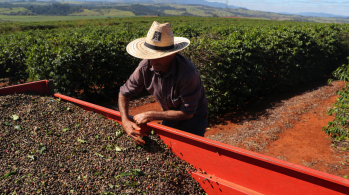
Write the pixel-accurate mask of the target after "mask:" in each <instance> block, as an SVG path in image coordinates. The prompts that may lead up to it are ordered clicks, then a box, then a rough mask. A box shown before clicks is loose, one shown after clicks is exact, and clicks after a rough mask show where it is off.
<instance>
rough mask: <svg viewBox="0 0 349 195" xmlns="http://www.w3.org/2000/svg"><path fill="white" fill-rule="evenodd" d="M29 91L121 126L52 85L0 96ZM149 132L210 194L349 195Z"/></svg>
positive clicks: (308, 176) (237, 153)
mask: <svg viewBox="0 0 349 195" xmlns="http://www.w3.org/2000/svg"><path fill="white" fill-rule="evenodd" d="M27 91H36V92H37V94H47V95H52V96H54V97H56V98H61V99H62V100H65V101H69V102H72V103H75V104H77V105H79V106H81V107H82V108H84V109H85V110H88V111H94V112H97V113H100V114H102V115H104V116H105V117H107V118H109V119H112V120H116V121H118V122H121V117H120V113H119V112H117V111H114V110H111V109H107V108H104V107H101V106H97V105H94V104H91V103H88V102H84V101H81V100H78V99H75V98H71V97H68V96H64V95H61V94H55V93H53V83H52V81H47V80H43V81H37V82H32V83H27V84H21V85H16V86H10V87H5V88H1V89H0V95H7V94H14V93H24V92H27ZM130 117H131V116H130ZM150 129H153V130H154V131H156V133H157V134H158V135H159V136H160V137H161V139H162V140H163V141H164V142H165V144H167V145H168V146H169V147H170V148H171V149H172V151H173V152H174V153H175V154H176V155H177V156H178V157H180V158H181V159H183V160H185V161H187V162H188V163H190V164H192V165H193V166H194V167H195V168H197V169H198V170H199V171H198V172H192V173H190V174H191V176H192V177H193V178H195V179H196V180H197V181H198V182H199V183H200V185H201V186H202V188H203V189H204V190H205V191H206V192H207V193H208V194H278V195H279V194H280V195H284V194H302V195H308V194H316V195H320V194H323V195H330V194H349V180H348V179H344V178H341V177H337V176H334V175H331V174H327V173H324V172H320V171H317V170H314V169H310V168H307V167H303V166H300V165H296V164H293V163H289V162H285V161H282V160H279V159H276V158H272V157H269V156H265V155H261V154H258V153H255V152H250V151H247V150H244V149H241V148H237V147H233V146H230V145H227V144H223V143H220V142H217V141H213V140H210V139H207V138H203V137H200V136H196V135H193V134H190V133H186V132H183V131H180V130H176V129H173V128H169V127H166V126H163V125H159V124H157V123H153V122H150V123H147V125H146V126H144V128H142V131H148V130H150Z"/></svg>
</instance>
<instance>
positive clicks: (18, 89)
mask: <svg viewBox="0 0 349 195" xmlns="http://www.w3.org/2000/svg"><path fill="white" fill-rule="evenodd" d="M26 92H35V93H36V94H40V95H44V94H49V90H48V81H46V80H42V81H36V82H31V83H24V84H20V85H14V86H8V87H3V88H0V95H8V94H14V93H26Z"/></svg>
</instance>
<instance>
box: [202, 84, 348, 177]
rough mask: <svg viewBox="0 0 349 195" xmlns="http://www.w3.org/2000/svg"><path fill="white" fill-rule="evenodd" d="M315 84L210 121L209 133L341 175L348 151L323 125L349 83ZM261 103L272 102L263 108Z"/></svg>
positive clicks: (331, 118)
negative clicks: (339, 92) (334, 144)
mask: <svg viewBox="0 0 349 195" xmlns="http://www.w3.org/2000/svg"><path fill="white" fill-rule="evenodd" d="M315 85H318V86H317V87H315V88H314V87H311V88H312V90H308V91H305V92H302V93H299V90H301V89H299V90H294V91H291V92H289V93H288V94H281V95H279V96H278V97H277V96H276V97H274V98H271V99H270V100H265V101H266V102H264V101H262V102H256V103H254V104H252V105H250V106H249V107H248V108H246V109H244V110H243V111H241V112H240V114H241V115H242V116H240V117H236V118H235V120H230V121H225V124H224V123H223V124H220V125H215V126H213V127H211V128H210V130H208V131H207V133H206V134H205V137H207V138H210V139H213V140H216V141H221V142H224V143H227V144H230V145H234V146H238V147H241V148H245V149H248V150H251V151H255V152H258V153H261V154H265V155H268V156H272V157H275V158H279V159H281V160H285V161H288V162H292V163H295V164H299V165H303V166H306V167H310V168H313V169H316V170H319V171H323V172H327V173H330V174H334V175H337V176H341V177H343V176H345V175H349V158H348V157H349V153H348V152H347V151H338V150H335V149H334V148H333V147H331V145H332V143H331V139H330V137H329V136H328V135H326V134H325V132H324V131H322V127H323V126H326V125H327V123H328V121H332V120H333V118H334V116H327V115H326V112H327V111H328V110H329V109H330V108H331V107H333V104H334V102H335V100H336V98H337V96H336V95H334V94H335V92H336V91H337V90H339V89H341V88H342V87H343V86H344V83H343V82H333V83H332V84H330V85H327V84H316V83H315ZM309 87H310V86H304V88H305V89H306V88H309ZM283 96H286V98H284V97H283ZM289 96H291V97H290V98H289ZM257 104H258V105H259V106H260V105H263V104H264V105H267V106H265V109H264V110H263V108H262V107H263V106H260V107H259V108H258V106H257ZM261 110H262V111H261ZM237 114H238V113H235V114H232V116H236V115H237ZM227 117H228V118H230V119H231V115H228V116H227Z"/></svg>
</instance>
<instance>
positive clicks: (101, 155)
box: [95, 152, 104, 158]
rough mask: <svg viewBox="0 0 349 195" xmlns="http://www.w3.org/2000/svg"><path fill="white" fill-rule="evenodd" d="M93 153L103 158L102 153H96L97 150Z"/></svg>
mask: <svg viewBox="0 0 349 195" xmlns="http://www.w3.org/2000/svg"><path fill="white" fill-rule="evenodd" d="M95 155H97V156H99V157H101V158H104V156H103V155H102V154H98V153H97V152H95Z"/></svg>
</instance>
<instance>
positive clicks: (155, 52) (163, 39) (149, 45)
mask: <svg viewBox="0 0 349 195" xmlns="http://www.w3.org/2000/svg"><path fill="white" fill-rule="evenodd" d="M189 44H190V41H189V40H188V39H186V38H183V37H174V36H173V32H172V28H171V25H170V23H165V24H160V23H158V22H157V21H154V22H153V24H152V25H151V27H150V29H149V31H148V34H147V37H144V38H140V39H136V40H134V41H132V42H131V43H129V44H128V45H127V47H126V50H127V52H128V53H129V54H131V55H132V56H134V57H136V58H141V59H149V60H151V59H157V58H162V57H165V56H168V55H171V54H174V53H177V52H179V51H181V50H183V49H185V48H186V47H188V46H189Z"/></svg>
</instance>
